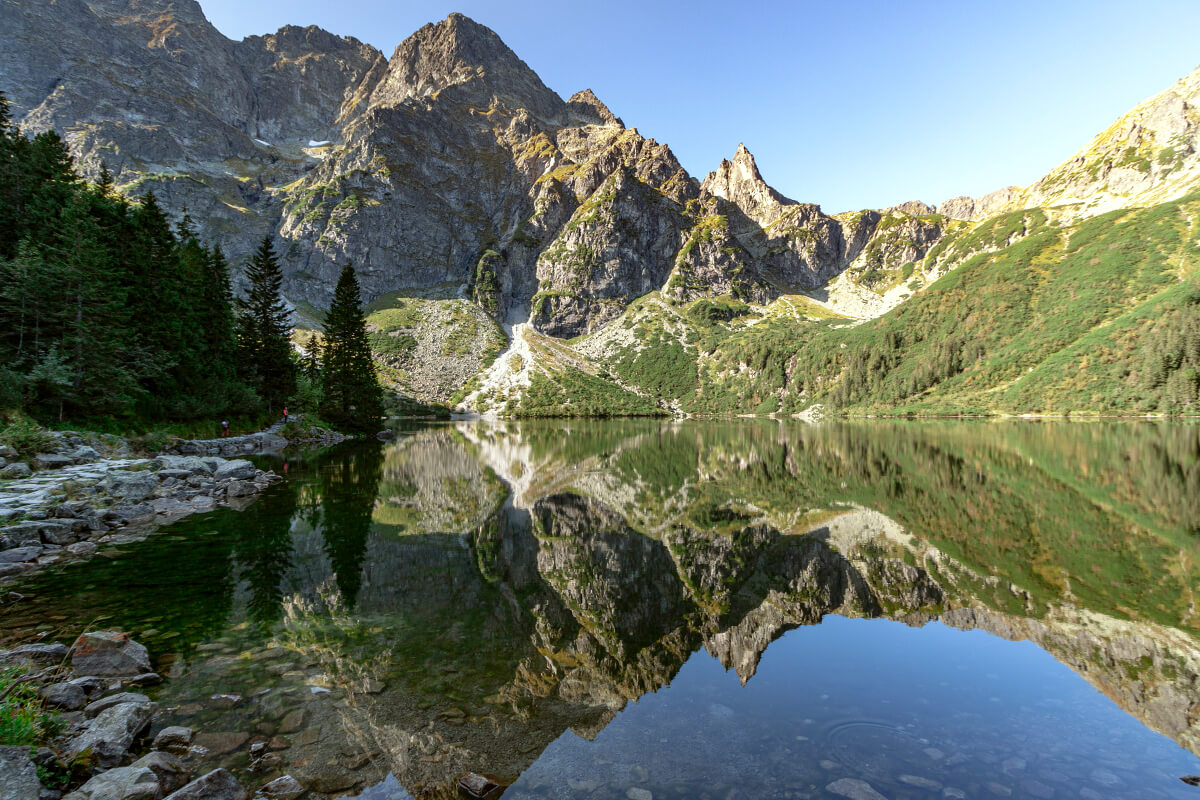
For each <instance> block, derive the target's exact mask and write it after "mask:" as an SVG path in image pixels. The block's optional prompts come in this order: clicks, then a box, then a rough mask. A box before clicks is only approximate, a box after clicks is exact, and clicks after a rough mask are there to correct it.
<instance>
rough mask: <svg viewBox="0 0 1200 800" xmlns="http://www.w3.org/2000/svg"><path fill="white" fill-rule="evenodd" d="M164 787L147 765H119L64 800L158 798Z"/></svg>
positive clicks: (138, 799) (94, 778) (144, 799)
mask: <svg viewBox="0 0 1200 800" xmlns="http://www.w3.org/2000/svg"><path fill="white" fill-rule="evenodd" d="M161 792H162V788H161V787H160V785H159V782H158V776H157V775H155V774H154V772H153V771H152V770H150V769H148V768H147V767H138V766H130V767H117V768H116V769H110V770H108V771H107V772H102V773H100V774H99V775H96V776H95V777H93V778H92V779H91V780H89V781H88V782H87V783H85V784H84V785H83V786H80V787H79V788H78V789H76V790H75V791H73V792H71V793H70V794H68V795H67V796H66V797H65V798H64V800H157V798H159V797H161V796H162V795H161Z"/></svg>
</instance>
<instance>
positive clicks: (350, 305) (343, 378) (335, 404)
mask: <svg viewBox="0 0 1200 800" xmlns="http://www.w3.org/2000/svg"><path fill="white" fill-rule="evenodd" d="M321 386H322V389H323V391H324V395H323V397H322V400H321V416H322V417H323V418H325V419H326V420H328V421H329V422H331V423H333V424H334V425H335V426H337V427H338V428H340V429H342V430H345V431H355V432H360V433H370V432H372V431H375V430H378V429H379V418H380V417H381V416H382V415H383V390H382V389H381V388H380V386H379V379H378V378H377V377H376V375H375V365H374V364H373V363H372V362H371V348H370V345H369V343H368V340H367V322H366V319H365V318H364V317H363V311H362V305H361V304H360V301H359V288H358V279H357V278H356V277H355V275H354V267H352V266H350V265H349V264H347V265H346V266H345V268H343V269H342V274H341V276H340V277H339V278H338V282H337V288H336V289H335V290H334V293H333V305H331V306H330V307H329V313H328V314H327V315H326V317H325V351H324V358H323V361H322V365H321Z"/></svg>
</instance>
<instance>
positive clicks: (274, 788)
mask: <svg viewBox="0 0 1200 800" xmlns="http://www.w3.org/2000/svg"><path fill="white" fill-rule="evenodd" d="M258 791H259V793H260V794H262V795H264V796H265V797H270V798H272V800H296V798H297V797H300V796H301V795H303V794H304V792H305V791H306V790H305V788H304V787H303V786H301V785H300V781H298V780H296V779H295V778H293V777H292V776H291V775H281V776H280V777H278V778H276V779H275V780H273V781H271V782H270V783H268V784H267V785H265V786H263V787H262V788H261V789H259V790H258Z"/></svg>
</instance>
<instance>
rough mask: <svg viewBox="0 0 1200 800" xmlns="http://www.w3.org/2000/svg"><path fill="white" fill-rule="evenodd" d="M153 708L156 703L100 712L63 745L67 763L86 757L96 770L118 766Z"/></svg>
mask: <svg viewBox="0 0 1200 800" xmlns="http://www.w3.org/2000/svg"><path fill="white" fill-rule="evenodd" d="M157 708H158V705H157V704H156V703H122V704H121V705H118V706H112V707H111V708H107V709H105V710H104V711H101V712H100V714H99V715H98V716H97V717H96V718H95V719H94V720H92V721H91V723H90V724H88V726H87V727H86V728H84V729H83V731H82V732H81V733H79V734H78V735H77V736H76V737H75V738H74V739H72V740H71V741H70V742H68V743H67V752H66V755H67V760H68V761H74V760H75V759H77V758H84V759H86V758H87V757H88V756H89V755H90V756H91V757H92V758H93V759H94V760H95V762H96V764H97V765H98V766H100V767H104V768H109V767H115V766H118V765H120V763H121V761H122V760H123V759H124V757H125V753H127V752H128V751H129V748H130V747H131V746H133V742H134V740H135V739H136V738H137V737H138V734H140V733H141V732H142V731H144V730H145V729H146V727H147V726H148V725H149V724H150V718H151V717H152V716H154V712H155V710H157Z"/></svg>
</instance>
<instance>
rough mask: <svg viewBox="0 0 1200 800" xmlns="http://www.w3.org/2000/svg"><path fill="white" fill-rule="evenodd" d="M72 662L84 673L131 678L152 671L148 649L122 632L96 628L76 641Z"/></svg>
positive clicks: (77, 670)
mask: <svg viewBox="0 0 1200 800" xmlns="http://www.w3.org/2000/svg"><path fill="white" fill-rule="evenodd" d="M73 649H74V655H73V656H72V658H71V665H72V666H73V667H74V668H75V671H76V672H77V673H79V674H82V675H99V676H101V677H106V678H107V677H116V678H122V677H130V676H133V675H143V674H145V673H147V672H152V671H153V670H151V668H150V655H149V653H147V652H146V648H145V647H142V646H141V645H140V644H138V643H137V642H135V641H133V640H132V639H130V638H129V634H127V633H120V632H118V631H94V632H92V633H85V634H83V635H82V636H80V637H79V638H78V639H76V640H75V644H74V645H73Z"/></svg>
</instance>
